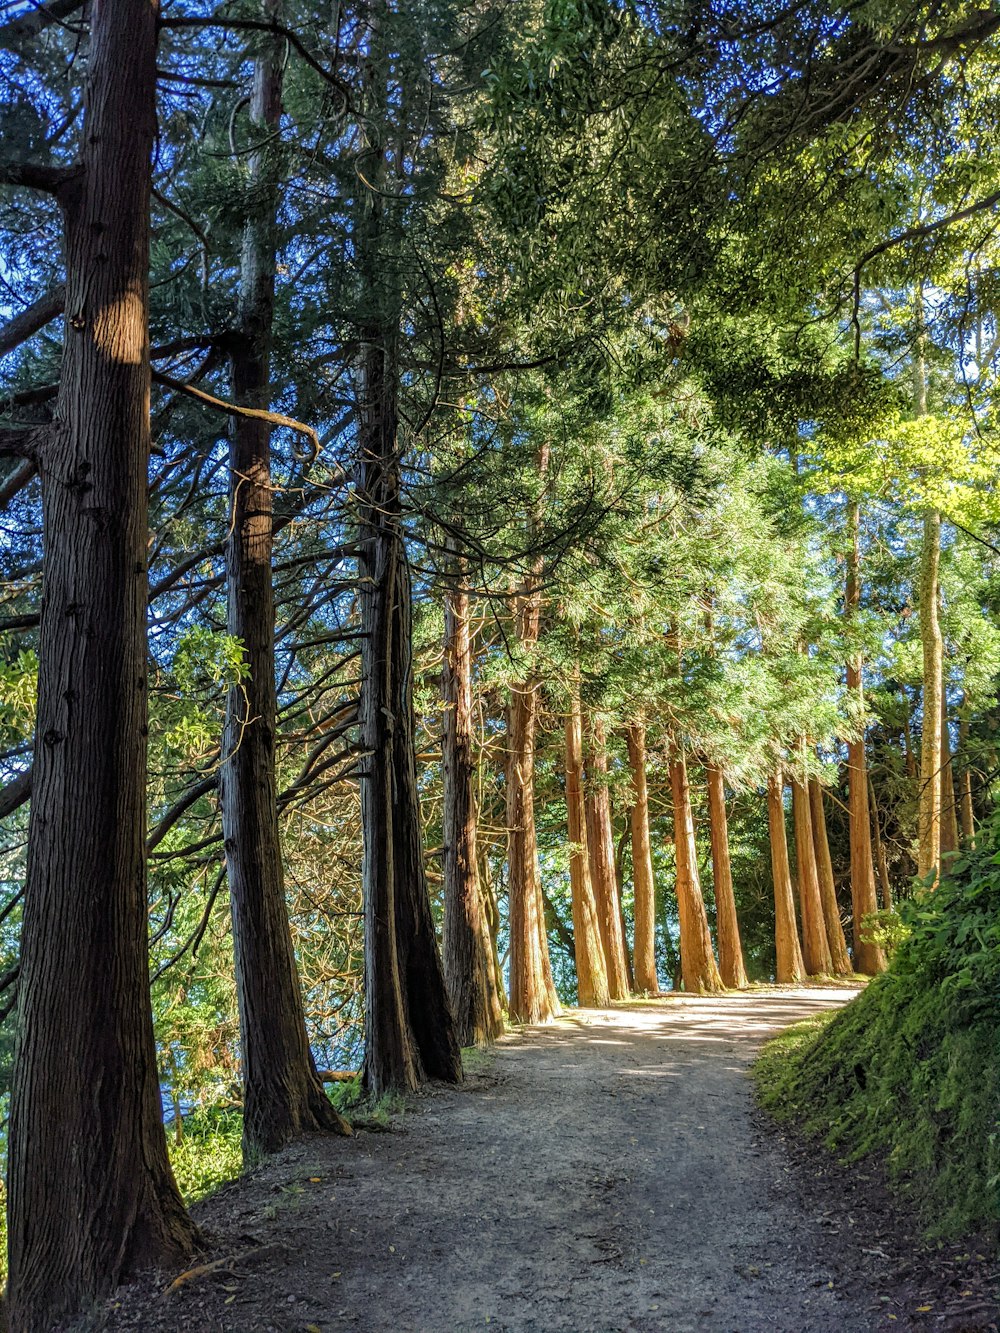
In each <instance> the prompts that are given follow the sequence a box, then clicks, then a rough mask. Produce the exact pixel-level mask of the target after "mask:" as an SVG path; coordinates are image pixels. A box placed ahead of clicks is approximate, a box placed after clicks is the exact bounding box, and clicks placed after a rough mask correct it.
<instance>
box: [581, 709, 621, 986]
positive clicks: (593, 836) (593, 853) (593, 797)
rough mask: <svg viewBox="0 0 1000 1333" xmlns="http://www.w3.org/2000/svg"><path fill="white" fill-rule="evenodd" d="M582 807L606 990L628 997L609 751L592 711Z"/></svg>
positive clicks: (588, 733)
mask: <svg viewBox="0 0 1000 1333" xmlns="http://www.w3.org/2000/svg"><path fill="white" fill-rule="evenodd" d="M584 807H585V809H586V814H587V850H588V853H589V856H590V878H591V882H592V884H593V886H594V899H595V901H596V903H597V921H598V925H599V927H600V931H601V944H602V945H603V948H604V962H605V966H606V968H607V975H608V993H609V994H610V996H611V998H612V1000H627V999H628V994H629V990H628V964H627V962H626V958H625V939H624V931H623V929H622V912H621V904H620V902H619V899H618V881H617V878H616V876H615V834H614V829H613V828H612V826H611V793H610V791H609V790H608V751H607V745H606V742H605V735H604V724H603V722H601V720H600V719H599V718H595V717H593V716H592V715H589V716H588V718H587V751H586V783H585V795H584Z"/></svg>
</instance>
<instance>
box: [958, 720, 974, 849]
mask: <svg viewBox="0 0 1000 1333" xmlns="http://www.w3.org/2000/svg"><path fill="white" fill-rule="evenodd" d="M963 702H964V701H963ZM958 757H959V785H960V789H961V801H960V803H959V808H960V810H961V815H962V843H963V845H964V846H966V847H975V845H976V818H975V814H974V812H973V806H972V767H971V765H970V763H969V722H968V719H967V718H962V720H961V722H960V723H959V724H958Z"/></svg>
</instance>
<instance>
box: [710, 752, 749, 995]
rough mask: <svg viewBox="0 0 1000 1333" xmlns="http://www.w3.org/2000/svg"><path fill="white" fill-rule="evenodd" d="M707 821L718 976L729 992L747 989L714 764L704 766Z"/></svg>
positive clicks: (721, 789) (722, 791) (721, 791)
mask: <svg viewBox="0 0 1000 1333" xmlns="http://www.w3.org/2000/svg"><path fill="white" fill-rule="evenodd" d="M705 776H706V779H707V782H708V817H709V828H710V830H711V837H712V878H713V880H714V883H715V922H716V933H717V935H718V939H719V973H720V975H721V976H722V980H723V981H724V982H725V984H726V985H727V986H728V987H729V988H730V989H731V990H741V989H742V988H743V987H745V986H747V985H749V982H748V981H747V973H746V967H745V966H744V963H743V945H742V943H741V941H740V923H739V918H738V917H737V915H736V897H735V895H734V893H733V871H732V864H731V862H730V859H729V821H728V819H727V818H726V786H725V780H724V778H723V776H722V769H721V768H719V766H718V764H707V765H706V766H705Z"/></svg>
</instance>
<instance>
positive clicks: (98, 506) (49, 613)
mask: <svg viewBox="0 0 1000 1333" xmlns="http://www.w3.org/2000/svg"><path fill="white" fill-rule="evenodd" d="M157 19H158V11H157V5H156V4H155V3H150V0H102V2H101V3H100V4H99V5H95V6H93V9H92V13H91V28H90V48H89V53H88V63H89V72H88V88H87V97H86V103H85V112H84V116H85V120H84V132H83V134H82V136H81V145H82V160H81V164H80V167H79V169H78V171H77V172H76V173H75V175H74V177H73V178H72V180H70V181H69V182H68V183H67V186H66V187H64V190H63V196H62V199H61V203H62V206H63V213H64V220H65V249H66V270H67V283H66V312H67V319H66V325H65V332H64V338H63V361H62V370H61V375H60V390H59V402H58V408H57V412H56V421H57V422H58V427H57V428H56V429H54V430H53V431H52V432H51V433H50V434H49V435H48V436H47V437H46V438H45V440H44V441H43V443H42V446H41V448H40V451H39V456H38V464H39V472H40V474H41V480H42V503H43V511H44V550H45V554H44V585H45V600H44V605H43V609H42V616H41V628H40V638H39V660H40V669H39V679H38V711H37V721H36V737H37V745H36V747H35V759H34V771H33V793H32V801H31V816H30V828H29V850H28V867H27V884H26V892H25V907H24V920H23V929H22V935H21V955H20V966H21V974H20V994H19V1006H18V1007H19V1016H18V1019H19V1039H18V1047H17V1056H16V1063H15V1069H14V1076H13V1085H12V1109H11V1119H10V1141H9V1152H10V1155H9V1169H8V1190H9V1193H8V1229H9V1281H8V1303H9V1310H8V1313H9V1320H10V1325H11V1328H12V1329H13V1330H15V1333H48V1330H50V1329H53V1328H56V1327H60V1326H62V1324H63V1323H64V1322H68V1321H70V1320H71V1319H72V1318H73V1316H75V1315H76V1314H78V1313H79V1312H80V1311H81V1310H82V1309H83V1308H85V1307H87V1306H89V1305H90V1304H91V1303H92V1302H93V1301H94V1300H95V1299H96V1298H98V1297H99V1296H101V1295H102V1294H103V1293H104V1292H106V1291H107V1290H109V1289H110V1288H112V1287H114V1286H116V1285H117V1284H118V1283H119V1282H120V1281H121V1280H122V1279H123V1278H124V1277H126V1276H127V1275H128V1274H129V1273H130V1272H132V1271H134V1270H135V1269H137V1268H141V1267H144V1266H152V1265H160V1264H163V1265H170V1264H177V1263H182V1262H183V1261H184V1260H185V1259H187V1257H188V1256H189V1255H190V1254H191V1252H192V1249H193V1247H194V1245H195V1242H196V1239H197V1234H196V1231H195V1228H194V1227H193V1225H192V1223H191V1221H190V1219H189V1217H188V1215H187V1213H186V1211H185V1209H184V1205H183V1203H182V1202H181V1198H180V1194H179V1193H178V1190H177V1187H176V1185H175V1183H174V1179H173V1175H172V1174H171V1170H170V1164H169V1161H168V1158H167V1145H166V1138H165V1135H164V1130H163V1116H162V1107H161V1103H160V1088H159V1079H158V1073H157V1062H156V1050H155V1046H154V1041H153V1020H152V1011H151V1007H150V998H149V971H148V944H147V929H148V918H147V911H148V903H147V897H146V849H145V836H146V753H147V749H146V736H147V673H148V660H147V644H146V607H147V597H148V588H147V581H148V580H147V567H146V559H147V537H148V531H147V501H146V494H147V473H148V460H149V446H150V434H149V431H150V427H149V394H150V368H149V337H148V296H149V277H148V274H149V198H150V153H151V149H152V144H153V138H154V133H155V127H156V108H155V96H156V38H157Z"/></svg>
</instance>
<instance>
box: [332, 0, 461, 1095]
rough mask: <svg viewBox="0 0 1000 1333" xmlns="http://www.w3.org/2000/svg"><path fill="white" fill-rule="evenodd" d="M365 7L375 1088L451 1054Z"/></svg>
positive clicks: (361, 420)
mask: <svg viewBox="0 0 1000 1333" xmlns="http://www.w3.org/2000/svg"><path fill="white" fill-rule="evenodd" d="M383 10H384V3H380V4H378V5H373V6H372V8H371V10H370V12H369V20H368V32H369V40H368V50H367V54H366V57H365V60H364V67H363V71H362V72H363V75H364V81H365V90H366V99H367V105H366V108H365V110H366V113H367V120H366V145H367V146H366V148H365V151H364V152H363V153H362V155H361V161H360V164H359V178H360V180H361V181H362V184H363V186H364V191H363V193H362V195H361V201H360V209H359V212H360V216H359V218H358V222H357V226H356V229H355V250H356V254H357V263H358V269H359V273H360V279H361V287H362V294H363V298H364V305H365V308H366V310H367V312H368V320H367V322H365V323H363V324H362V325H361V327H360V328H359V331H358V343H359V352H358V362H357V375H356V380H357V386H356V395H357V420H358V431H357V447H358V468H357V491H356V498H357V502H358V538H359V546H360V552H361V553H360V556H359V565H360V571H359V572H360V575H361V591H360V595H359V608H360V619H361V631H362V640H361V644H362V648H361V689H360V697H359V706H358V714H359V723H360V727H359V730H360V736H361V744H362V749H363V751H364V753H365V759H364V765H365V767H364V776H363V779H362V783H361V822H362V830H363V838H362V842H363V853H362V863H361V879H362V896H363V899H364V916H365V1083H366V1086H367V1087H368V1088H369V1089H370V1090H371V1092H373V1093H374V1094H375V1095H376V1096H378V1095H380V1094H382V1093H383V1092H385V1091H387V1090H389V1089H407V1088H412V1087H414V1086H415V1084H416V1083H417V1082H418V1081H419V1080H420V1079H421V1078H437V1079H442V1080H444V1081H447V1082H457V1081H458V1080H460V1079H461V1076H462V1064H461V1053H460V1051H459V1046H458V1042H457V1040H456V1037H455V1025H454V1020H453V1018H452V1014H451V1009H450V1006H449V1004H448V994H447V989H446V987H445V981H444V969H443V967H442V964H441V955H440V953H439V951H438V946H437V938H436V935H435V931H434V921H433V917H432V915H431V908H430V901H429V899H428V896H427V881H426V877H425V874H424V856H423V838H422V831H421V821H420V798H419V792H418V788H417V764H416V748H415V743H414V736H415V731H416V720H415V717H414V712H413V689H412V678H413V636H412V601H411V597H412V594H411V588H410V576H409V565H408V562H407V553H406V544H405V536H404V531H403V523H402V494H401V492H402V479H401V452H402V451H401V447H400V440H399V401H398V398H399V375H400V371H399V358H398V344H399V329H400V320H401V318H402V316H401V308H400V307H401V298H400V292H399V274H398V272H397V271H396V270H395V268H394V265H393V264H392V263H391V262H388V260H387V258H386V256H387V254H391V250H392V244H393V243H394V242H395V240H396V237H397V235H398V231H399V227H400V220H399V216H398V213H397V212H395V211H393V206H392V203H391V201H392V200H394V199H395V198H396V194H395V192H394V189H393V188H391V187H392V185H393V182H392V181H391V180H390V179H389V162H390V159H391V160H392V162H395V161H396V155H395V154H394V153H393V152H392V151H391V148H390V145H389V144H388V140H387V130H386V127H387V122H388V116H389V112H388V104H389V98H390V83H391V79H392V75H391V69H390V66H391V59H392V57H391V53H390V51H389V50H388V43H387V36H386V33H385V32H384V25H383V23H382V18H383Z"/></svg>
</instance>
